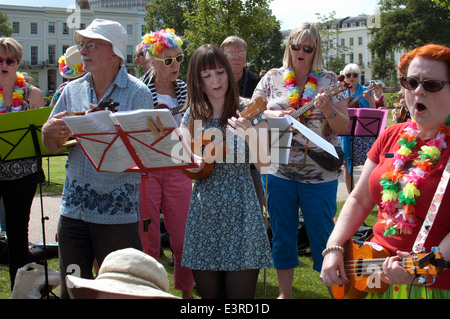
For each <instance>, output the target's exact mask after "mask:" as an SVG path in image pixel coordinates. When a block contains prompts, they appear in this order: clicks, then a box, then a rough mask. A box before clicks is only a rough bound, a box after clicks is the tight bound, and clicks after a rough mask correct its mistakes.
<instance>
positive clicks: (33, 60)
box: [30, 46, 39, 65]
mask: <svg viewBox="0 0 450 319" xmlns="http://www.w3.org/2000/svg"><path fill="white" fill-rule="evenodd" d="M38 56H39V48H38V47H36V46H31V47H30V64H31V65H38V63H39V59H38Z"/></svg>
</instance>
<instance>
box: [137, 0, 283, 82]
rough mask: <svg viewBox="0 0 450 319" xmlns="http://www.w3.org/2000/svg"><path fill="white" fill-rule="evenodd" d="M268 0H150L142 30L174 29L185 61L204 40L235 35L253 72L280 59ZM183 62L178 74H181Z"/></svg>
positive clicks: (215, 41) (279, 39)
mask: <svg viewBox="0 0 450 319" xmlns="http://www.w3.org/2000/svg"><path fill="white" fill-rule="evenodd" d="M269 1H270V0H153V1H151V3H150V6H149V8H148V9H147V14H146V16H145V22H146V23H147V27H146V29H145V31H147V32H148V31H150V30H152V31H153V30H159V29H161V28H174V29H175V31H176V33H177V34H178V35H180V36H182V37H183V39H184V46H183V47H184V49H185V55H186V60H189V56H190V54H192V52H194V51H195V49H197V48H198V47H199V46H201V45H202V44H205V43H213V44H216V45H220V44H221V43H222V41H223V40H224V39H225V38H226V37H228V36H230V35H236V36H238V37H241V38H242V39H244V40H245V41H246V42H247V60H248V62H249V65H250V68H251V69H252V70H253V71H259V70H261V69H267V68H269V67H270V66H277V67H278V66H279V65H280V64H281V60H282V55H283V52H282V34H281V32H280V31H279V29H280V24H279V22H278V21H277V20H276V18H275V16H274V15H273V14H272V12H271V10H270V8H269V4H268V3H269ZM186 67H187V63H183V66H182V70H181V74H182V76H183V75H184V74H185V71H184V70H183V69H185V68H186Z"/></svg>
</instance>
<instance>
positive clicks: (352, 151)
mask: <svg viewBox="0 0 450 319" xmlns="http://www.w3.org/2000/svg"><path fill="white" fill-rule="evenodd" d="M343 74H344V76H345V82H346V83H348V84H349V85H350V88H349V89H347V90H346V91H345V95H346V96H347V97H348V99H349V104H348V107H349V108H372V109H374V108H376V105H375V100H374V98H373V96H372V93H371V92H369V91H367V90H366V88H365V87H363V86H362V85H361V84H360V83H359V82H360V75H361V71H360V70H359V67H358V65H357V64H354V63H350V64H347V65H346V66H345V68H344V71H343ZM351 138H352V137H350V136H342V137H341V147H342V149H343V150H344V181H345V185H346V186H347V191H348V193H349V194H350V192H351V191H352V189H353V187H354V185H355V182H354V180H353V179H352V174H351V171H352V167H355V166H359V165H363V164H364V162H365V160H366V158H367V156H366V154H367V152H368V151H369V150H370V148H371V147H372V145H373V142H375V137H358V136H355V137H353V142H352V140H351Z"/></svg>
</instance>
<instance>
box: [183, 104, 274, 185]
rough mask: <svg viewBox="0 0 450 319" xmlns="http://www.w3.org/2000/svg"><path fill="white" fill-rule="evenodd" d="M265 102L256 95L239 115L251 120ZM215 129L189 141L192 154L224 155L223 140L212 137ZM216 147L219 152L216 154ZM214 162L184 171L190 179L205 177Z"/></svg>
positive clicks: (263, 108)
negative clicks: (190, 170) (194, 171)
mask: <svg viewBox="0 0 450 319" xmlns="http://www.w3.org/2000/svg"><path fill="white" fill-rule="evenodd" d="M266 105H267V103H266V102H265V101H263V100H262V98H261V97H257V98H256V99H255V100H253V101H251V102H250V103H248V104H247V106H245V107H244V108H243V109H242V111H241V112H240V114H239V116H240V117H243V118H246V119H247V120H251V119H252V118H254V117H256V116H257V115H259V114H261V113H262V112H264V111H265V110H266ZM214 132H215V130H206V131H205V132H203V134H202V136H201V138H200V139H199V140H197V141H192V142H191V150H192V152H193V153H194V154H196V155H198V156H204V155H205V154H211V156H213V157H216V156H223V157H225V155H226V143H224V141H223V140H220V141H217V140H214V139H213V138H212V137H213V136H215V134H214ZM216 149H217V150H218V151H219V153H220V154H216V152H215V151H216ZM214 165H215V162H214V161H212V162H211V163H209V162H207V163H206V164H205V166H204V167H203V169H202V170H201V171H200V172H198V173H192V172H189V171H187V170H184V173H185V174H186V176H187V177H189V178H190V179H203V178H207V177H209V176H210V175H211V173H212V171H213V168H214Z"/></svg>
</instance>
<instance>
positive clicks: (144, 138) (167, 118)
mask: <svg viewBox="0 0 450 319" xmlns="http://www.w3.org/2000/svg"><path fill="white" fill-rule="evenodd" d="M111 118H112V119H113V121H116V122H117V123H118V124H119V125H120V126H121V127H122V129H123V130H124V131H126V132H128V133H129V135H130V136H132V137H134V138H135V139H131V140H130V141H131V144H132V145H133V147H134V149H135V151H136V153H137V154H138V156H139V158H140V159H141V161H142V163H143V164H144V166H146V167H170V166H179V165H180V164H181V163H182V162H187V163H189V162H191V152H190V147H189V146H188V145H187V144H186V143H185V142H184V140H182V138H180V136H181V133H180V132H179V130H178V125H177V123H176V121H175V119H174V117H173V116H172V113H171V112H170V111H169V110H168V109H151V110H148V109H145V110H136V111H127V112H119V113H113V114H111ZM150 118H152V119H153V121H154V122H155V123H157V119H158V118H159V119H160V120H161V123H162V125H163V126H164V129H166V130H169V131H172V129H174V130H173V131H172V132H170V133H169V132H167V133H166V134H167V135H166V136H165V137H163V136H160V137H156V136H155V135H154V134H153V133H151V132H143V133H133V132H140V131H148V130H149V128H148V126H147V123H148V121H149V119H150ZM155 142H157V143H156V144H155ZM179 143H181V144H179ZM182 146H184V148H183V147H182Z"/></svg>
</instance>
